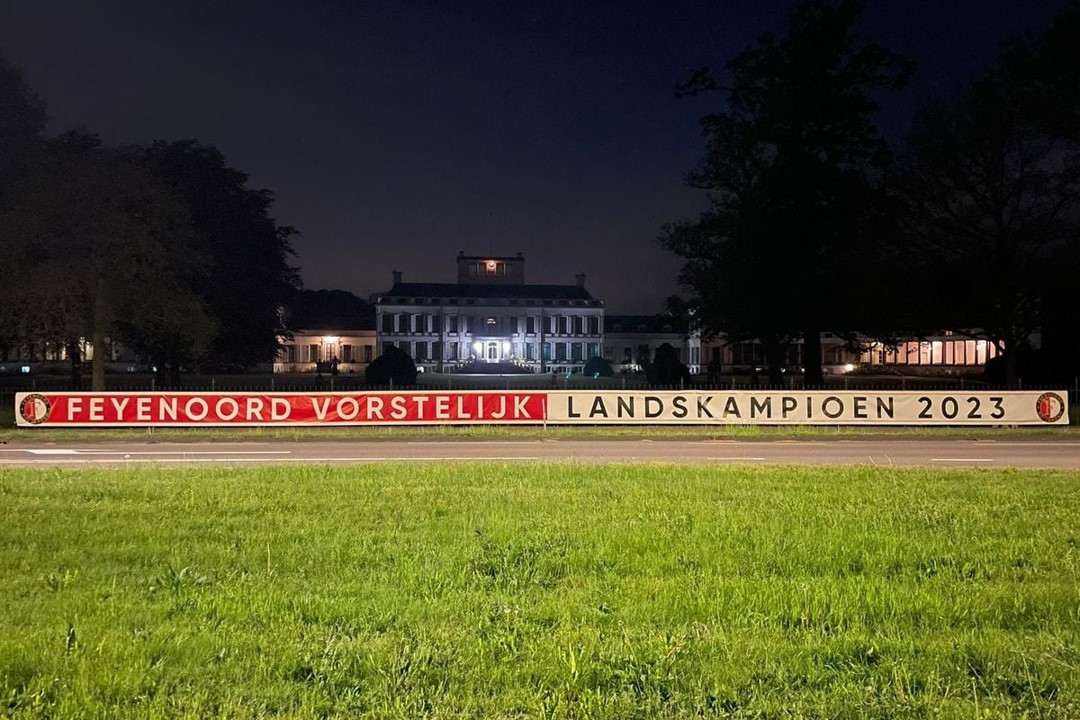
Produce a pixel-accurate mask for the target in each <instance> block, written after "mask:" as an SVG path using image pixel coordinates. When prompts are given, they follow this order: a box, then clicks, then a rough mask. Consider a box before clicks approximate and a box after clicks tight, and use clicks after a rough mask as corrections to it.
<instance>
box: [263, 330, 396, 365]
mask: <svg viewBox="0 0 1080 720" xmlns="http://www.w3.org/2000/svg"><path fill="white" fill-rule="evenodd" d="M375 347H376V345H375V331H374V330H341V331H330V330H297V331H295V332H294V333H293V336H292V338H291V339H289V338H281V349H280V350H278V354H277V359H276V360H275V361H274V372H275V373H298V372H299V373H303V372H318V371H320V370H321V371H322V372H331V371H332V370H333V369H334V367H335V366H336V369H337V373H338V374H341V375H346V374H353V373H363V372H364V371H365V370H367V366H368V364H369V363H371V361H372V360H374V359H375V357H376V355H377V353H376V352H375Z"/></svg>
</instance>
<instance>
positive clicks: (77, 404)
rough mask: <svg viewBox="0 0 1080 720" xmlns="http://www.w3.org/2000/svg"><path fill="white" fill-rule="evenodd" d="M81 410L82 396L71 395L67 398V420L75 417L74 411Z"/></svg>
mask: <svg viewBox="0 0 1080 720" xmlns="http://www.w3.org/2000/svg"><path fill="white" fill-rule="evenodd" d="M79 412H82V398H80V397H73V398H71V399H70V400H68V418H67V419H68V421H69V422H70V421H72V420H74V419H75V413H79Z"/></svg>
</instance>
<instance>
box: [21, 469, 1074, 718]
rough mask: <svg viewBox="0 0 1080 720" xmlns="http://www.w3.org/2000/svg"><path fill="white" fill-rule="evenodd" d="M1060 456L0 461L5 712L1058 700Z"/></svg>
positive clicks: (1064, 651) (901, 711)
mask: <svg viewBox="0 0 1080 720" xmlns="http://www.w3.org/2000/svg"><path fill="white" fill-rule="evenodd" d="M1078 517H1080V475H1078V474H1076V473H1064V472H1016V471H952V472H942V471H932V470H914V469H912V470H899V469H876V468H875V469H871V468H844V469H830V468H825V469H799V468H760V467H753V468H749V467H723V468H712V467H688V466H676V465H650V466H578V465H572V464H566V465H545V464H536V465H528V466H509V465H505V464H495V463H487V464H485V463H475V464H454V465H446V466H438V465H430V464H418V465H394V466H386V467H383V466H378V465H363V466H356V467H323V466H307V467H289V468H276V467H271V468H244V469H228V468H209V469H207V468H200V469H197V470H174V469H158V468H153V467H149V468H147V467H143V468H139V469H133V470H122V471H56V470H48V471H35V470H12V469H3V470H0V702H2V703H3V707H4V708H5V711H6V713H7V715H8V716H9V717H13V718H45V717H49V718H72V717H86V718H187V717H191V718H195V717H208V718H209V717H214V718H216V717H233V718H254V717H289V718H292V717H297V718H328V717H329V718H337V717H340V718H345V717H355V716H371V717H398V718H419V717H440V718H441V717H463V716H464V717H476V718H491V717H550V718H556V717H557V718H570V717H597V718H633V717H641V718H652V717H696V716H704V717H830V718H831V717H840V718H844V717H851V718H856V717H877V718H903V717H935V718H937V717H941V718H954V717H955V718H973V717H980V718H990V717H994V718H1013V717H1025V716H1026V717H1030V718H1070V717H1073V718H1075V717H1080V521H1078V520H1077V518H1078Z"/></svg>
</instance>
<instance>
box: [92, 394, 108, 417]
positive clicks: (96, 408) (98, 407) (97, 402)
mask: <svg viewBox="0 0 1080 720" xmlns="http://www.w3.org/2000/svg"><path fill="white" fill-rule="evenodd" d="M104 404H105V398H99V397H96V398H90V419H91V420H104V419H105V417H104V415H102V405H104Z"/></svg>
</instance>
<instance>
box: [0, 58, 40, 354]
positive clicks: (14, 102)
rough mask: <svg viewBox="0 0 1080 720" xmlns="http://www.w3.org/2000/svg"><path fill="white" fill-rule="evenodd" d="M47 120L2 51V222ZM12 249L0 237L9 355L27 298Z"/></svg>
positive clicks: (0, 288) (0, 341) (1, 325)
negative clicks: (18, 286) (19, 290)
mask: <svg viewBox="0 0 1080 720" xmlns="http://www.w3.org/2000/svg"><path fill="white" fill-rule="evenodd" d="M47 119H48V116H47V113H46V107H45V101H44V100H42V99H41V97H40V96H38V95H37V94H36V93H34V92H33V91H32V90H31V89H30V88H29V87H27V85H26V83H25V81H24V80H23V76H22V73H21V72H20V71H19V69H18V68H16V67H14V66H12V65H10V64H8V63H7V62H6V61H5V59H4V56H3V53H0V223H3V218H4V217H5V216H6V215H7V214H8V213H10V212H11V208H12V203H13V202H14V197H15V195H16V193H17V192H18V190H19V187H20V186H21V184H22V183H23V182H24V181H25V180H26V178H27V177H28V176H29V175H30V174H31V172H33V169H34V167H35V165H36V164H37V163H38V162H40V160H41V154H42V152H43V150H44V137H43V133H44V130H45V122H46V120H47ZM10 251H11V243H10V241H9V239H8V238H6V237H3V236H0V357H6V355H7V353H8V352H9V351H10V350H11V348H12V347H14V346H15V345H16V344H17V343H18V342H20V340H21V339H22V337H21V336H20V335H19V333H18V323H19V318H18V312H17V310H18V308H19V307H20V306H21V305H22V303H23V302H25V300H24V299H23V298H19V297H18V296H17V295H16V294H15V293H14V286H15V279H16V278H17V277H18V275H19V273H20V267H21V263H22V258H20V257H18V256H17V255H14V254H13V253H11V252H10Z"/></svg>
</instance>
